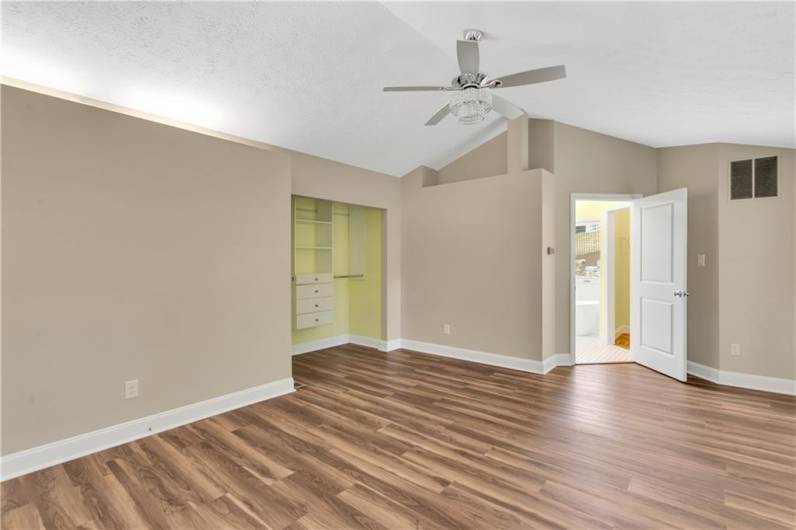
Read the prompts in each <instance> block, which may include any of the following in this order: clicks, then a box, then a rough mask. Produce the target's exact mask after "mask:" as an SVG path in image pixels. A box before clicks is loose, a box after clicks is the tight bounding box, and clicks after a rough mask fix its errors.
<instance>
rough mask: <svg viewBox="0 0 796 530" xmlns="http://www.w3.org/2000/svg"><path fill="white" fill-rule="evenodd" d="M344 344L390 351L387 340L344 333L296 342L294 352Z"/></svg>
mask: <svg viewBox="0 0 796 530" xmlns="http://www.w3.org/2000/svg"><path fill="white" fill-rule="evenodd" d="M344 344H356V345H358V346H366V347H368V348H375V349H377V350H380V351H390V350H388V349H387V341H384V340H381V339H374V338H373V337H363V336H361V335H348V334H343V335H335V336H334V337H326V338H325V339H318V340H313V341H309V342H300V343H298V344H294V345H293V347H292V354H293V355H300V354H302V353H309V352H311V351H318V350H325V349H326V348H334V347H335V346H343V345H344ZM399 347H400V346H399ZM393 349H396V348H393Z"/></svg>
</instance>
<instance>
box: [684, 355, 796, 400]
mask: <svg viewBox="0 0 796 530" xmlns="http://www.w3.org/2000/svg"><path fill="white" fill-rule="evenodd" d="M688 373H689V374H691V375H695V376H697V377H701V378H702V379H707V380H708V381H712V382H713V383H716V384H719V385H728V386H736V387H740V388H748V389H750V390H763V391H765V392H775V393H777V394H787V395H789V396H794V395H796V380H793V379H780V378H779V377H768V376H765V375H754V374H744V373H741V372H729V371H726V370H718V369H716V368H712V367H710V366H705V365H703V364H699V363H695V362H693V361H688Z"/></svg>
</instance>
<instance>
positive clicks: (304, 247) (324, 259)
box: [291, 196, 384, 354]
mask: <svg viewBox="0 0 796 530" xmlns="http://www.w3.org/2000/svg"><path fill="white" fill-rule="evenodd" d="M291 210H292V223H291V229H292V233H291V240H292V275H291V284H292V285H291V293H292V307H291V321H292V326H291V327H292V344H293V352H294V354H295V353H303V352H307V351H313V350H318V349H323V348H328V347H333V346H338V345H341V344H346V343H349V342H354V343H357V344H364V345H370V344H373V345H376V344H379V343H380V342H381V341H383V340H384V325H383V318H382V314H383V304H382V298H383V288H382V282H383V278H382V276H383V245H384V241H383V239H384V238H383V233H382V227H383V224H384V211H383V210H382V209H379V208H371V207H367V206H360V205H356V204H348V203H342V202H334V201H329V200H324V199H318V198H312V197H303V196H293V198H292V208H291Z"/></svg>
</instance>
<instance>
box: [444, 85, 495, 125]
mask: <svg viewBox="0 0 796 530" xmlns="http://www.w3.org/2000/svg"><path fill="white" fill-rule="evenodd" d="M450 109H451V114H453V115H454V116H456V117H457V118H458V119H459V121H460V122H462V123H464V124H465V125H472V124H474V123H478V122H481V121H484V118H485V117H486V115H487V114H489V111H490V110H492V94H491V93H490V92H489V89H487V88H475V87H472V88H465V89H464V90H456V91H454V92H453V95H452V97H451V103H450Z"/></svg>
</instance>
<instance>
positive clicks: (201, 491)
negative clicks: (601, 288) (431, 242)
mask: <svg viewBox="0 0 796 530" xmlns="http://www.w3.org/2000/svg"><path fill="white" fill-rule="evenodd" d="M293 367H294V377H295V378H296V380H297V381H299V382H300V383H303V384H304V386H303V387H302V388H301V389H300V390H298V391H297V392H296V393H294V394H291V395H289V396H284V397H280V398H277V399H273V400H270V401H267V402H262V403H259V404H255V405H251V406H248V407H245V408H242V409H238V410H236V411H233V412H229V413H226V414H223V415H220V416H216V417H213V418H210V419H206V420H203V421H199V422H197V423H193V424H191V425H188V426H184V427H180V428H177V429H174V430H172V431H168V432H164V433H161V434H158V435H155V436H150V437H148V438H144V439H142V440H139V441H136V442H133V443H129V444H126V445H123V446H120V447H117V448H114V449H110V450H107V451H103V452H101V453H97V454H94V455H91V456H88V457H84V458H80V459H78V460H74V461H72V462H69V463H66V464H63V465H59V466H55V467H52V468H49V469H46V470H43V471H39V472H36V473H32V474H30V475H27V476H24V477H20V478H18V479H13V480H10V481H6V482H4V483H3V485H2V523H3V528H4V529H6V530H12V529H25V530H29V529H34V528H40V527H45V528H76V527H81V528H93V529H97V528H180V529H182V528H213V529H222V528H290V529H301V528H326V529H334V530H337V529H346V528H379V529H380V528H385V529H417V528H424V529H436V530H439V529H446V528H483V529H490V530H494V529H501V528H562V527H566V528H577V529H592V528H594V529H600V528H612V527H624V528H627V527H632V528H655V529H658V528H687V529H697V528H750V529H751V528H755V529H763V528H772V529H773V528H793V527H794V524H796V519H795V518H794V517H795V515H794V510H795V508H796V506H795V504H796V500H795V497H796V491H795V489H796V474H794V452H796V445H795V444H796V432H795V430H796V426H795V425H796V424H795V423H794V408H795V404H794V399H793V398H792V397H786V396H778V395H775V394H766V393H762V392H752V391H743V390H737V389H731V388H728V387H719V386H715V385H713V384H710V383H707V382H703V381H700V380H696V379H695V380H692V381H690V382H689V384H682V383H678V382H676V381H674V380H672V379H669V378H667V377H664V376H662V375H659V374H656V373H654V372H652V371H649V370H647V369H645V368H642V367H640V366H637V365H635V364H616V365H600V366H576V367H574V368H557V369H555V370H553V371H552V372H551V373H549V374H547V375H545V376H541V375H532V374H526V373H521V372H516V371H512V370H507V369H501V368H493V367H488V366H484V365H478V364H472V363H467V362H463V361H457V360H452V359H446V358H442V357H434V356H429V355H422V354H417V353H410V352H405V351H397V352H392V353H390V354H383V353H377V352H375V351H373V350H368V349H364V348H359V347H354V346H346V347H339V348H332V349H329V350H325V351H321V352H315V353H309V354H305V355H301V356H299V357H294V361H293Z"/></svg>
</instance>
